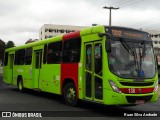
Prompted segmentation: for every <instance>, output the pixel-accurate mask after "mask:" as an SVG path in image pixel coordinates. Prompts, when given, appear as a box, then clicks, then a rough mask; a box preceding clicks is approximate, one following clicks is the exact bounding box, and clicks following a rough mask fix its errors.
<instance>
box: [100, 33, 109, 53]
mask: <svg viewBox="0 0 160 120" xmlns="http://www.w3.org/2000/svg"><path fill="white" fill-rule="evenodd" d="M98 36H99V37H103V36H106V38H107V39H106V44H105V48H106V52H111V39H112V36H111V35H110V34H108V33H99V34H98Z"/></svg>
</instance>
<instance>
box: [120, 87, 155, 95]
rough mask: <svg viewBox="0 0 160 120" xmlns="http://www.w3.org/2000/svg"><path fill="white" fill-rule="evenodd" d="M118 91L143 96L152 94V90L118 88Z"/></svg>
mask: <svg viewBox="0 0 160 120" xmlns="http://www.w3.org/2000/svg"><path fill="white" fill-rule="evenodd" d="M120 90H121V92H122V93H126V94H145V93H152V92H153V90H154V88H120Z"/></svg>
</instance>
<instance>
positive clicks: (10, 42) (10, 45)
mask: <svg viewBox="0 0 160 120" xmlns="http://www.w3.org/2000/svg"><path fill="white" fill-rule="evenodd" d="M11 47H15V44H14V42H13V41H8V42H7V43H6V45H5V48H6V49H8V48H11Z"/></svg>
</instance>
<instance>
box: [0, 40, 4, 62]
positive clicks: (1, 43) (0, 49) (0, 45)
mask: <svg viewBox="0 0 160 120" xmlns="http://www.w3.org/2000/svg"><path fill="white" fill-rule="evenodd" d="M4 49H5V42H4V41H3V40H1V39H0V61H3V57H4Z"/></svg>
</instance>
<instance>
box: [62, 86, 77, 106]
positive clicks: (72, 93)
mask: <svg viewBox="0 0 160 120" xmlns="http://www.w3.org/2000/svg"><path fill="white" fill-rule="evenodd" d="M63 96H64V100H65V102H66V103H67V104H68V105H71V106H76V104H77V101H78V99H77V93H76V87H75V85H74V84H73V83H68V84H67V85H66V86H65V87H64V89H63Z"/></svg>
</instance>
